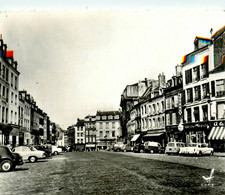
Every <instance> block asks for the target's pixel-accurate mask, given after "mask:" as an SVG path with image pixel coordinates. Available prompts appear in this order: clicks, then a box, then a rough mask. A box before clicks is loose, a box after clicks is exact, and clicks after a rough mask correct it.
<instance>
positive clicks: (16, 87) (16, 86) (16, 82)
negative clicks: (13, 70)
mask: <svg viewBox="0 0 225 195" xmlns="http://www.w3.org/2000/svg"><path fill="white" fill-rule="evenodd" d="M17 89H18V81H17V76H15V90H17Z"/></svg>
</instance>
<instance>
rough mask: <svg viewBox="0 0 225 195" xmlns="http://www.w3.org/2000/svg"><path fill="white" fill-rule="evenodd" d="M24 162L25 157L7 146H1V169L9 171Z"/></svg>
mask: <svg viewBox="0 0 225 195" xmlns="http://www.w3.org/2000/svg"><path fill="white" fill-rule="evenodd" d="M22 164H23V158H22V157H21V156H20V155H19V154H17V153H13V152H11V151H10V149H9V148H8V147H7V146H0V170H1V171H4V172H7V171H12V170H13V169H15V167H16V166H17V165H22Z"/></svg>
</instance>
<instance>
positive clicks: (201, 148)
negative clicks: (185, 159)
mask: <svg viewBox="0 0 225 195" xmlns="http://www.w3.org/2000/svg"><path fill="white" fill-rule="evenodd" d="M179 154H180V155H198V156H202V155H210V156H211V155H213V148H209V147H208V146H207V144H205V143H192V144H189V145H188V146H187V147H183V148H180V151H179Z"/></svg>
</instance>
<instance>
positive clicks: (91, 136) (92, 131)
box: [84, 115, 96, 151]
mask: <svg viewBox="0 0 225 195" xmlns="http://www.w3.org/2000/svg"><path fill="white" fill-rule="evenodd" d="M95 122H96V116H90V115H88V116H86V117H85V118H84V124H85V148H86V150H88V151H90V150H95V149H96V127H95Z"/></svg>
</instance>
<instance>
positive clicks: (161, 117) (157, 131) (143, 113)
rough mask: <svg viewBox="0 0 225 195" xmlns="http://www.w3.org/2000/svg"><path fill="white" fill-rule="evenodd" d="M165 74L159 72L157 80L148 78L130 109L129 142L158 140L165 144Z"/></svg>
mask: <svg viewBox="0 0 225 195" xmlns="http://www.w3.org/2000/svg"><path fill="white" fill-rule="evenodd" d="M164 88H165V75H164V74H163V73H162V74H159V75H158V80H149V82H148V88H147V89H146V90H145V92H144V93H143V95H142V96H141V97H140V98H139V101H138V103H137V104H135V105H133V107H132V108H131V109H130V110H129V111H130V120H129V121H128V123H127V128H128V135H129V133H130V135H132V133H135V134H133V137H132V138H131V136H129V138H130V141H131V142H141V141H158V142H160V143H161V144H162V145H163V146H164V145H165V140H166V138H165V136H166V134H165V132H166V131H165V113H164V106H165V103H164V94H163V91H164Z"/></svg>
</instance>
